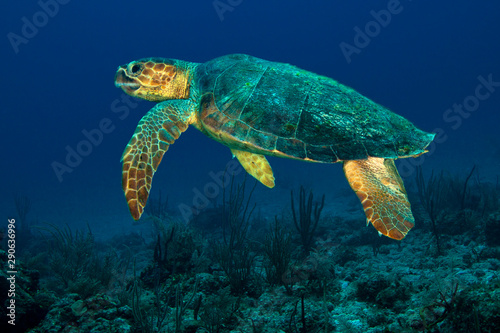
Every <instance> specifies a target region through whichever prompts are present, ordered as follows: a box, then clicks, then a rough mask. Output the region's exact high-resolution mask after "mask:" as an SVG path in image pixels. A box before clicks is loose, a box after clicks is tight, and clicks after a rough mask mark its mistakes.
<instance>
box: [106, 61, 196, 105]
mask: <svg viewBox="0 0 500 333" xmlns="http://www.w3.org/2000/svg"><path fill="white" fill-rule="evenodd" d="M188 64H189V63H186V62H184V61H180V60H172V59H163V58H144V59H140V60H137V61H132V62H130V63H128V64H127V65H122V66H120V67H118V71H117V72H116V75H115V85H116V86H117V87H120V88H122V89H123V91H125V92H126V93H127V94H129V95H130V96H133V97H138V98H143V99H146V100H148V101H154V102H161V101H166V100H169V99H186V98H188V97H189V88H190V77H189V76H190V75H189V74H190V73H189V72H190V71H189V66H188Z"/></svg>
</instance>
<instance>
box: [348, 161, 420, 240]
mask: <svg viewBox="0 0 500 333" xmlns="http://www.w3.org/2000/svg"><path fill="white" fill-rule="evenodd" d="M344 173H345V176H346V178H347V180H348V181H349V185H350V186H351V188H352V189H353V190H354V192H355V193H356V195H357V196H358V198H359V200H360V201H361V203H362V205H363V209H364V210H365V214H366V219H367V223H368V222H371V223H372V224H373V226H374V227H375V229H377V230H378V231H379V232H380V233H381V234H383V235H385V236H388V237H390V238H393V239H397V240H401V239H403V238H404V237H405V236H406V234H407V233H408V231H410V229H411V228H413V226H414V221H415V220H414V218H413V215H412V213H411V208H410V203H409V202H408V197H407V196H406V190H405V187H404V184H403V180H402V179H401V177H400V176H399V173H398V170H397V169H396V166H395V164H394V160H392V159H384V158H378V157H369V158H367V159H363V160H350V161H345V162H344Z"/></svg>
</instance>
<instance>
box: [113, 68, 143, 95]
mask: <svg viewBox="0 0 500 333" xmlns="http://www.w3.org/2000/svg"><path fill="white" fill-rule="evenodd" d="M115 86H116V87H119V88H122V89H123V91H124V92H126V93H127V94H129V95H134V92H135V91H136V90H137V89H139V87H140V86H141V85H140V83H139V82H137V80H135V79H133V78H130V77H128V76H127V73H126V67H124V66H120V67H119V68H118V71H117V72H116V75H115Z"/></svg>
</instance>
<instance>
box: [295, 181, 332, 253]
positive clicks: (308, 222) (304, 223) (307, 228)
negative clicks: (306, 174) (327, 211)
mask: <svg viewBox="0 0 500 333" xmlns="http://www.w3.org/2000/svg"><path fill="white" fill-rule="evenodd" d="M290 197H291V203H292V216H293V223H294V225H295V228H296V229H297V231H298V232H299V234H300V240H301V242H302V247H303V249H304V253H305V254H308V253H309V252H310V251H311V248H312V245H313V237H314V232H315V231H316V228H317V227H318V222H319V219H320V215H321V211H322V210H323V207H324V206H325V195H324V194H323V197H322V198H321V204H319V203H315V204H314V210H313V193H312V191H311V192H309V197H308V198H307V201H306V191H305V189H304V187H303V186H301V187H300V190H299V212H298V217H297V213H296V212H295V203H294V198H293V191H290ZM313 213H314V215H313V216H311V214H313Z"/></svg>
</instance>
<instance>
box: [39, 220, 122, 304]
mask: <svg viewBox="0 0 500 333" xmlns="http://www.w3.org/2000/svg"><path fill="white" fill-rule="evenodd" d="M87 227H88V226H87ZM39 229H40V230H43V231H46V232H48V234H49V235H50V237H46V241H47V244H48V263H49V266H50V268H51V271H52V273H53V274H54V275H55V277H56V279H57V282H58V284H59V287H58V288H56V289H59V291H60V292H76V293H78V294H80V296H82V297H83V298H85V297H88V296H91V295H93V294H95V293H97V292H98V291H99V290H102V289H107V288H108V287H109V286H110V283H111V281H112V280H113V278H114V275H115V271H116V270H115V268H116V265H115V262H116V257H115V254H114V253H112V252H108V253H106V254H104V255H102V254H100V253H98V252H97V250H96V246H95V240H94V235H93V234H92V231H91V230H90V227H88V230H87V231H80V230H77V231H75V232H73V231H72V230H71V228H70V227H69V226H68V225H66V227H65V228H64V229H61V228H59V227H58V226H56V225H48V227H40V228H39Z"/></svg>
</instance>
